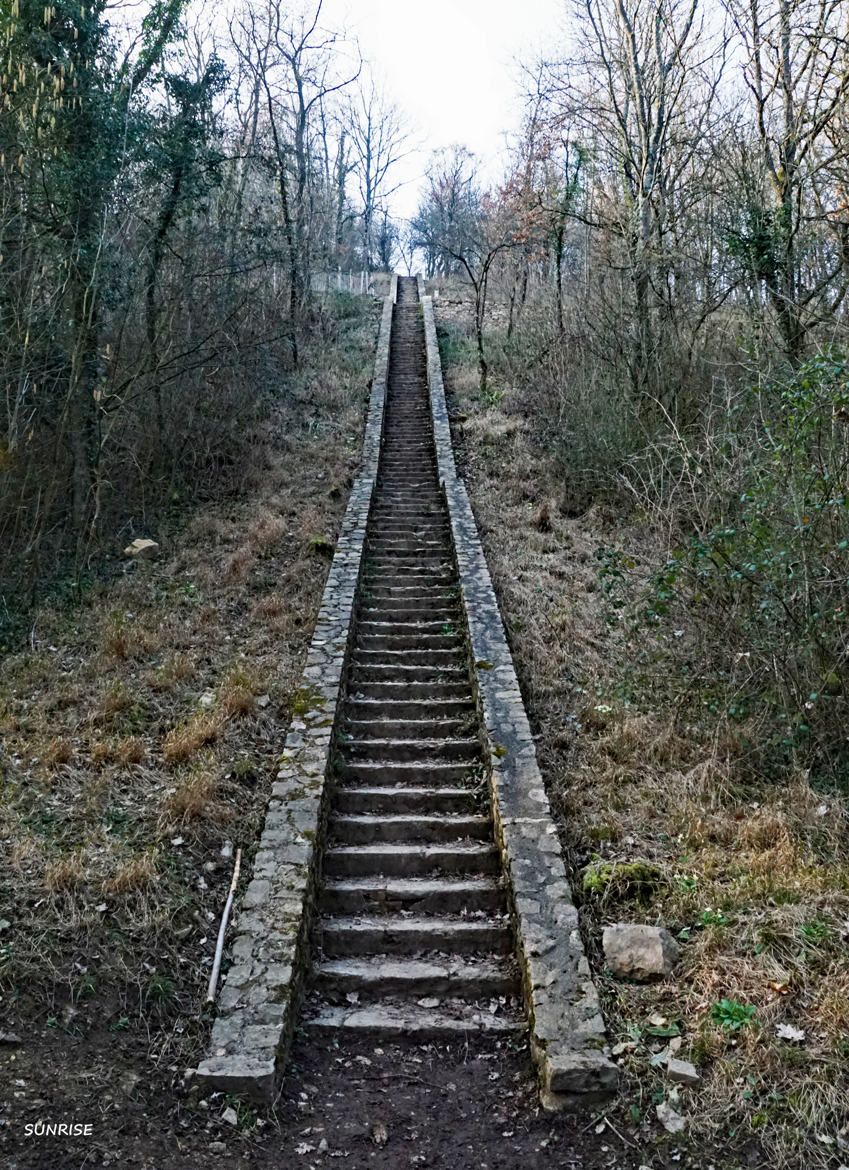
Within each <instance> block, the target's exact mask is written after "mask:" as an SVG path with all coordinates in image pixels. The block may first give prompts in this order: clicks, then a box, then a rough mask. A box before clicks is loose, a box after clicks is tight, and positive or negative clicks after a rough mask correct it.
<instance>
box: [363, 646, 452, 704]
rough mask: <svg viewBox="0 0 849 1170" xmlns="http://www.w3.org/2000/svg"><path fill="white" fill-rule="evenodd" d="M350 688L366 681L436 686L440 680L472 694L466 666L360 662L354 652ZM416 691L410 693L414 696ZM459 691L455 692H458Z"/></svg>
mask: <svg viewBox="0 0 849 1170" xmlns="http://www.w3.org/2000/svg"><path fill="white" fill-rule="evenodd" d="M350 677H351V689H352V690H356V689H357V688H361V687H362V686H363V685H364V684H365V683H397V684H400V685H403V686H408V685H414V684H416V683H418V684H420V685H426V686H433V685H436V684H440V683H446V684H452V685H455V686H457V685H460V686H461V687H462V688H463V689H464V690H465V691H466V692H467V693H469V694H471V682H470V679H469V672H468V669H467V667H466V666H465V664H464V666H463V667H462V668H461V667H459V666H453V667H450V666H435V665H433V664H430V663H426V664H425V665H423V666H410V665H408V664H406V663H400V662H398V663H395V662H393V663H387V662H376V663H375V662H361V661H360V659H359V655H354V659H353V662H352V663H351V675H350ZM413 693H414V692H412V691H411V692H410V694H411V695H412V694H413ZM455 693H456V692H455Z"/></svg>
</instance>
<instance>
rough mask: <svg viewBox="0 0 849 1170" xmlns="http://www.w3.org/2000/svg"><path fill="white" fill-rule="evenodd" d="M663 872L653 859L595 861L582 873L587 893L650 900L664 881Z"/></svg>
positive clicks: (623, 898)
mask: <svg viewBox="0 0 849 1170" xmlns="http://www.w3.org/2000/svg"><path fill="white" fill-rule="evenodd" d="M664 881H665V879H664V876H663V871H662V870H661V869H660V867H659V866H657V865H655V864H654V863H653V862H651V861H643V860H640V861H600V860H596V861H593V862H592V863H591V864H590V865H588V866H587V867H586V869H585V870H584V872H583V881H582V886H583V890H584V893H587V894H592V895H594V896H595V897H598V898H602V897H604V898H619V899H621V900H623V901H627V900H633V901H637V902H648V901H650V900H651V898H652V896H653V895H654V894H655V893H656V892H657V890H658V889H659V888H660V887H661V886H662V885H663V884H664Z"/></svg>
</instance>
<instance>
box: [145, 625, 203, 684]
mask: <svg viewBox="0 0 849 1170" xmlns="http://www.w3.org/2000/svg"><path fill="white" fill-rule="evenodd" d="M216 617H217V614H216ZM194 672H195V668H194V664H193V663H192V660H191V658H189V656H188V654H183V653H177V654H172V655H170V657H169V658H167V659H166V660H165V662H164V663H163V664H162V665H161V666H160V667H158V668H157V669H156V670H151V671H149V672H148V674H147V675H146V676H145V681H146V683H147V685H148V686H149V687H150V689H151V690H153V691H170V690H172V689H173V688H174V687H175V686H177V684H178V683H184V682H188V680H189V679H190V678H191V677H192V675H193V674H194Z"/></svg>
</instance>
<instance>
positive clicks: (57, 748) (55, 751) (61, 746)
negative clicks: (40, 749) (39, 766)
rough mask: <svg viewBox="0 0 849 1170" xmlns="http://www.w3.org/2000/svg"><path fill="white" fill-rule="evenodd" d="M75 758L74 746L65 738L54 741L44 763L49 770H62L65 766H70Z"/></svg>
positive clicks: (47, 751)
mask: <svg viewBox="0 0 849 1170" xmlns="http://www.w3.org/2000/svg"><path fill="white" fill-rule="evenodd" d="M73 758H74V745H73V744H72V743H71V741H70V740H69V739H65V738H64V737H63V736H58V737H57V738H56V739H52V740H51V741H50V743H49V744H48V745H47V748H46V750H45V752H44V762H45V764H47V766H48V768H61V767H62V766H63V764H70V762H71V760H72V759H73Z"/></svg>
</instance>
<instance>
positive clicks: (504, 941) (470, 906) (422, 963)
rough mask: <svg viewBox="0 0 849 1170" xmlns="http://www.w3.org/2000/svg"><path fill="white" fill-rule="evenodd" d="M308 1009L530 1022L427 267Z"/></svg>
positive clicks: (409, 1027)
mask: <svg viewBox="0 0 849 1170" xmlns="http://www.w3.org/2000/svg"><path fill="white" fill-rule="evenodd" d="M364 555H365V567H364V573H363V577H362V583H361V587H360V591H359V595H358V597H357V602H356V609H355V622H356V627H355V630H356V633H355V643H354V648H353V651H352V654H351V661H350V663H349V667H348V676H347V680H346V684H345V693H344V705H343V709H342V719H341V725H340V734H339V740H338V744H337V752H336V757H335V760H334V766H333V770H332V776H331V780H330V782H331V785H332V787H331V791H330V821H329V827H328V837H327V847H326V849H325V853H324V858H323V880H322V883H321V892H320V902H319V914H318V919H317V924H316V929H315V937H314V945H313V955H314V961H313V966H312V973H311V980H310V991H309V994H308V997H307V1000H306V1003H305V1007H304V1012H303V1016H302V1023H303V1025H304V1026H305V1027H306V1028H308V1029H344V1030H347V1031H349V1032H353V1033H356V1032H358V1031H359V1032H368V1034H369V1035H374V1036H380V1035H383V1036H393V1035H410V1036H417V1037H438V1036H450V1035H452V1034H456V1033H465V1032H468V1031H475V1030H479V1031H495V1032H505V1031H507V1032H510V1031H515V1030H518V1029H520V1028H522V1027H523V1024H524V1021H523V1017H522V1009H521V999H520V988H519V976H518V970H517V966H516V963H515V960H514V958H513V949H514V940H513V931H512V926H511V921H510V918H509V915H508V910H507V900H506V892H505V888H504V883H503V879H502V876H501V858H500V854H499V851H498V850H497V848H496V846H495V844H494V835H493V824H492V817H491V815H490V812H489V807H488V789H487V785H486V777H485V767H484V757H483V753H482V748H481V741H480V735H479V727H478V713H477V708H476V706H475V703H474V700H473V696H472V684H471V669H472V664H471V662H470V660H469V651H468V644H467V638H466V630H465V619H464V615H463V609H462V605H461V598H460V593H459V582H458V578H457V573H456V570H455V567H454V560H453V553H452V545H451V532H450V525H449V519H448V513H447V510H446V507H445V503H444V500H443V498H442V495H441V492H440V488H439V480H438V475H437V464H436V451H435V446H434V441H433V427H432V421H431V413H430V407H429V400H428V389H427V366H426V356H425V339H424V328H423V323H422V316H421V309H420V306H419V304H418V295H417V291H416V282H415V280H411V279H404V278H401V279H400V280H399V283H398V303H397V305H396V306H395V309H394V318H393V327H392V341H391V349H390V361H389V384H388V394H387V403H386V416H385V429H384V443H383V447H382V450H381V456H380V465H379V472H378V482H377V486H376V490H375V496H374V501H373V506H372V510H371V515H370V519H369V524H368V528H367V532H366V548H365V554H364Z"/></svg>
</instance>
